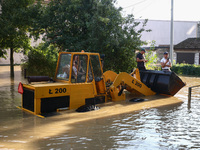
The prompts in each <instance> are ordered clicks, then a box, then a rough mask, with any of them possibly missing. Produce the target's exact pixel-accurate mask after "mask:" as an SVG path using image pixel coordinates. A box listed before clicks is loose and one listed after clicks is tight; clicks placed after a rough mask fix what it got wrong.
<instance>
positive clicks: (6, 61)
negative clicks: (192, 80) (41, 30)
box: [0, 38, 42, 65]
mask: <svg viewBox="0 0 200 150" xmlns="http://www.w3.org/2000/svg"><path fill="white" fill-rule="evenodd" d="M41 42H42V38H40V39H39V40H37V41H34V39H31V46H37V45H38V44H39V43H41ZM22 59H24V55H23V53H14V64H21V63H22ZM9 64H10V50H7V57H6V59H4V58H0V65H9Z"/></svg>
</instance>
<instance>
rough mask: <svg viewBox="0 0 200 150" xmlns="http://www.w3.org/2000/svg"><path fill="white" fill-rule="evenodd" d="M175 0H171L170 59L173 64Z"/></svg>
mask: <svg viewBox="0 0 200 150" xmlns="http://www.w3.org/2000/svg"><path fill="white" fill-rule="evenodd" d="M173 11H174V0H171V28H170V30H171V31H170V59H171V61H172V62H171V63H172V64H173V54H174V45H173V43H174V14H173Z"/></svg>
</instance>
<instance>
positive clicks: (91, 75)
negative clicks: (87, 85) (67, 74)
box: [88, 63, 93, 82]
mask: <svg viewBox="0 0 200 150" xmlns="http://www.w3.org/2000/svg"><path fill="white" fill-rule="evenodd" d="M92 80H93V74H92V69H91V64H90V63H89V68H88V82H92Z"/></svg>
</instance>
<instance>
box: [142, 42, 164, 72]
mask: <svg viewBox="0 0 200 150" xmlns="http://www.w3.org/2000/svg"><path fill="white" fill-rule="evenodd" d="M155 43H156V42H155V41H152V42H151V46H150V50H149V51H147V53H146V54H145V56H146V59H147V60H148V62H147V63H146V68H147V69H148V70H159V68H160V66H159V67H158V66H157V63H158V56H157V54H156V53H155Z"/></svg>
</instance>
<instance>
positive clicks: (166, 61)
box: [160, 52, 171, 71]
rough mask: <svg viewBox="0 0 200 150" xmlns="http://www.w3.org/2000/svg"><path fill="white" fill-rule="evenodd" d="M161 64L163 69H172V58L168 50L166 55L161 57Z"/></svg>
mask: <svg viewBox="0 0 200 150" xmlns="http://www.w3.org/2000/svg"><path fill="white" fill-rule="evenodd" d="M160 62H161V66H162V70H163V71H171V70H170V67H171V60H170V59H169V57H168V52H164V57H163V58H162V59H161V61H160Z"/></svg>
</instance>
